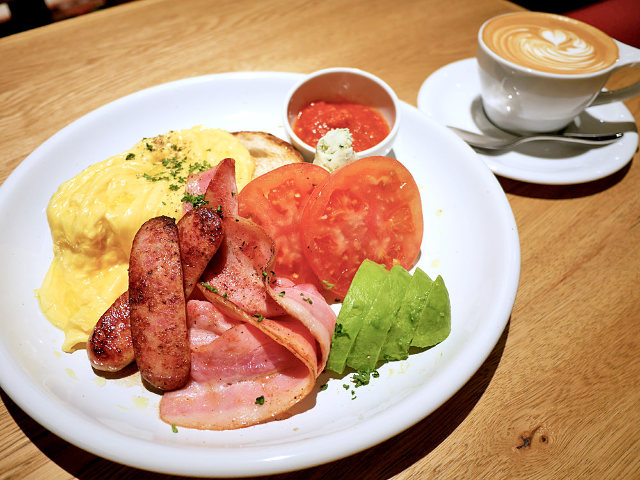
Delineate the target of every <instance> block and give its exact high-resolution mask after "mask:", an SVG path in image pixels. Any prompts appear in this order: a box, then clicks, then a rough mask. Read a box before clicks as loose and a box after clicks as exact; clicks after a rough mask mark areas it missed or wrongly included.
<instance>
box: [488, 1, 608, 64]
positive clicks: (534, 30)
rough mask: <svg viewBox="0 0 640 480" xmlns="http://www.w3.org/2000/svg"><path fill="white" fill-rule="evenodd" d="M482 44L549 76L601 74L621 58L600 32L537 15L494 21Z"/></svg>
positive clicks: (505, 16) (529, 13) (506, 17)
mask: <svg viewBox="0 0 640 480" xmlns="http://www.w3.org/2000/svg"><path fill="white" fill-rule="evenodd" d="M482 40H483V41H484V43H485V44H486V45H487V47H489V48H490V49H491V50H492V51H493V52H494V53H496V54H497V55H499V56H501V57H502V58H504V59H505V60H508V61H510V62H513V63H515V64H517V65H520V66H523V67H526V68H531V69H533V70H537V71H542V72H549V73H560V74H582V73H592V72H598V71H600V70H603V69H605V68H607V67H609V66H611V65H612V64H613V63H614V62H615V61H616V59H617V58H618V48H617V46H616V44H615V42H614V41H613V40H611V38H609V37H608V36H607V35H606V34H604V33H602V32H601V31H599V30H597V29H596V28H594V27H591V26H590V25H587V24H584V23H582V22H578V21H575V20H571V19H568V18H566V17H560V16H557V15H549V14H541V13H536V12H523V13H517V14H511V15H504V16H501V17H496V18H494V19H493V20H492V21H490V22H489V23H487V24H486V25H485V27H484V30H483V32H482Z"/></svg>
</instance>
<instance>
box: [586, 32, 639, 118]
mask: <svg viewBox="0 0 640 480" xmlns="http://www.w3.org/2000/svg"><path fill="white" fill-rule="evenodd" d="M615 42H616V43H617V44H618V51H619V52H620V57H619V59H618V64H619V65H618V66H617V67H616V68H615V69H614V70H613V71H616V70H620V69H621V68H627V67H637V68H640V50H639V49H637V48H634V47H631V46H629V45H627V44H625V43H622V42H619V41H617V40H616V41H615ZM636 95H640V81H638V82H636V83H634V84H632V85H629V86H627V87H623V88H619V89H617V90H606V91H605V90H603V91H601V92H600V93H599V94H598V95H597V96H596V98H595V100H594V101H593V102H592V103H591V105H592V106H593V105H603V104H605V103H611V102H621V101H622V100H627V99H629V98H631V97H635V96H636Z"/></svg>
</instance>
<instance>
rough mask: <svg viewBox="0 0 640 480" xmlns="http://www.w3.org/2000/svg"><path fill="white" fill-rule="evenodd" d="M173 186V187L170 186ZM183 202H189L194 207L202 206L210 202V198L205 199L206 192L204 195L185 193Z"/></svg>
mask: <svg viewBox="0 0 640 480" xmlns="http://www.w3.org/2000/svg"><path fill="white" fill-rule="evenodd" d="M169 188H171V187H169ZM180 201H181V202H188V203H190V204H191V205H193V208H197V207H201V206H202V205H206V204H207V203H209V200H205V199H204V193H203V194H202V195H194V194H192V193H185V194H184V197H182V199H181V200H180Z"/></svg>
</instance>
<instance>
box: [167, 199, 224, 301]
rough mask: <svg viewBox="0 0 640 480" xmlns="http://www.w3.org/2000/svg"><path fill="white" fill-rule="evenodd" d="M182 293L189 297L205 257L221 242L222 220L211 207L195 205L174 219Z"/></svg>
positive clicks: (204, 266)
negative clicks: (175, 221)
mask: <svg viewBox="0 0 640 480" xmlns="http://www.w3.org/2000/svg"><path fill="white" fill-rule="evenodd" d="M178 235H179V239H180V257H181V259H182V274H183V280H184V296H185V298H189V295H191V292H192V291H193V289H194V287H195V286H196V284H197V283H198V280H199V279H200V277H201V276H202V272H204V269H205V268H206V267H207V264H208V263H209V260H211V257H213V255H214V254H215V253H216V251H217V250H218V247H220V243H221V242H222V220H221V219H220V216H219V215H218V214H217V213H216V212H215V211H214V210H212V209H210V208H207V207H198V208H196V209H194V210H190V211H189V212H187V213H186V214H185V215H184V217H182V218H181V219H180V221H179V222H178Z"/></svg>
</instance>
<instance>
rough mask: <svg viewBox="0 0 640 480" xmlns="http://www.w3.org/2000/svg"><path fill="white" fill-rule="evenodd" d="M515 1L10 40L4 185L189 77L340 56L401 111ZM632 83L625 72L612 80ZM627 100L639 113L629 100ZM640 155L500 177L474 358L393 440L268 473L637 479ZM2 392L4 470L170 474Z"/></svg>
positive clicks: (254, 17) (195, 21)
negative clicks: (503, 288) (43, 420)
mask: <svg viewBox="0 0 640 480" xmlns="http://www.w3.org/2000/svg"><path fill="white" fill-rule="evenodd" d="M518 8H519V7H516V6H515V5H513V4H510V3H508V2H503V1H499V0H474V1H466V0H447V1H444V2H443V1H436V0H424V1H409V0H407V1H404V0H396V1H395V2H369V1H366V0H354V1H351V2H344V3H342V2H335V1H326V2H311V1H285V0H280V1H273V2H264V3H258V2H253V1H250V0H236V1H233V0H218V1H216V2H211V1H210V0H183V1H170V0H140V1H137V2H133V3H130V4H126V5H121V6H118V7H114V8H111V9H108V10H104V11H99V12H95V13H91V14H89V15H86V16H83V17H79V18H75V19H70V20H65V21H62V22H60V23H56V24H52V25H49V26H46V27H43V28H40V29H36V30H33V31H29V32H24V33H21V34H17V35H14V36H11V37H6V38H3V39H0V106H1V108H0V132H2V133H1V134H0V147H1V149H0V151H1V152H2V155H1V157H0V180H4V179H5V178H6V177H7V175H9V174H10V172H11V171H12V170H13V169H14V168H15V167H16V166H17V165H18V164H19V163H20V162H21V161H22V160H23V159H24V158H25V157H26V156H27V155H28V154H29V153H30V152H31V151H33V150H34V149H35V148H36V147H37V146H38V145H40V144H41V143H42V142H43V141H45V140H46V139H47V138H48V137H50V136H51V135H52V134H54V133H55V132H57V131H58V130H60V129H61V128H63V127H64V126H66V125H67V124H69V123H70V122H72V121H73V120H76V119H77V118H78V117H80V116H82V115H84V114H86V113H88V112H90V111H92V110H94V109H96V108H97V107H100V106H101V105H104V104H105V103H107V102H109V101H112V100H115V99H117V98H119V97H122V96H124V95H126V94H129V93H132V92H135V91H137V90H140V89H142V88H146V87H150V86H153V85H157V84H160V83H164V82H167V81H171V80H176V79H181V78H185V77H191V76H195V75H202V74H209V73H215V72H227V71H243V70H249V71H264V70H270V71H291V72H310V71H313V70H316V69H320V68H325V67H330V66H353V67H359V68H362V69H365V70H368V71H370V72H372V73H374V74H377V75H379V76H380V77H382V78H384V79H385V80H386V81H387V82H388V83H389V84H390V85H391V86H392V87H393V88H394V89H395V90H396V92H397V93H398V96H399V97H400V98H401V99H402V100H404V101H406V102H408V103H411V104H413V105H415V104H416V98H417V94H418V89H419V87H420V85H421V83H422V82H423V81H424V79H425V78H426V77H427V76H428V75H429V74H431V73H432V72H434V71H435V70H436V69H438V68H440V67H442V66H444V65H446V64H447V63H450V62H452V61H455V60H459V59H462V58H467V57H471V56H473V55H474V52H475V38H476V32H477V30H478V28H479V26H480V25H481V24H482V22H483V21H484V20H486V19H487V18H489V17H491V16H494V15H496V14H499V13H503V12H508V11H513V10H516V9H518ZM638 78H640V75H639V74H638V72H637V71H625V72H622V73H620V74H617V75H616V76H615V77H614V78H613V79H612V81H611V82H610V84H609V86H616V85H622V84H625V83H628V82H629V81H630V80H631V79H636V80H637V79H638ZM626 105H627V107H628V108H629V109H630V110H631V111H632V113H633V115H634V117H635V120H636V122H637V121H638V120H640V98H636V99H633V100H630V101H627V102H626ZM638 160H640V158H639V157H638V155H637V153H636V155H635V157H634V159H633V161H631V162H630V163H629V164H628V165H627V166H626V167H625V168H623V169H622V170H621V171H619V172H617V173H615V174H613V175H611V176H609V177H607V178H604V179H601V180H598V181H594V182H590V183H586V184H580V185H573V186H540V185H533V184H528V183H523V182H518V181H513V180H508V179H504V178H499V180H500V182H501V184H502V186H503V188H504V190H505V192H506V195H507V198H508V200H509V202H510V204H511V207H512V209H513V212H514V215H515V218H516V222H517V225H518V229H519V234H520V241H521V248H522V272H521V278H520V286H519V291H518V296H517V299H516V303H515V306H514V309H513V313H512V315H511V318H510V321H509V323H508V325H507V327H506V329H505V331H504V332H503V334H502V337H501V338H500V340H499V342H498V344H497V345H496V347H495V348H494V350H493V352H492V353H491V355H490V356H489V358H488V359H487V360H486V362H485V363H484V364H483V365H482V367H481V368H480V369H479V370H478V372H477V373H476V374H475V375H474V376H473V377H472V378H471V380H470V381H469V382H468V383H467V384H466V385H464V387H463V388H462V389H461V390H460V391H459V392H458V393H457V394H456V395H454V396H453V397H452V398H451V399H450V400H449V401H447V402H446V403H445V404H444V405H443V406H441V407H440V408H439V409H438V410H436V411H435V412H434V413H433V414H431V415H430V416H428V417H427V418H426V419H424V420H423V421H421V422H419V423H418V424H417V425H415V426H413V427H411V428H409V429H408V430H406V431H405V432H403V433H401V434H399V435H398V436H396V437H394V438H392V439H390V440H388V441H386V442H384V443H382V444H380V445H378V446H375V447H373V448H371V449H368V450H366V451H364V452H361V453H359V454H356V455H353V456H351V457H348V458H346V459H342V460H339V461H336V462H332V463H329V464H326V465H321V466H318V467H315V468H311V469H307V470H304V471H301V472H291V473H287V474H282V475H277V476H274V477H270V478H277V479H282V480H285V479H286V480H293V479H324V478H359V479H360V478H363V479H384V478H396V479H413V478H437V479H454V478H455V479H458V478H488V479H551V478H581V479H584V478H589V479H630V478H640V473H639V472H640V455H639V454H638V451H639V448H640V429H639V428H638V426H637V418H638V416H639V414H640V408H639V405H640V355H639V352H640V333H639V331H640V328H639V327H640V313H639V312H640V293H639V289H638V286H639V285H640V167H639V166H638V164H637V163H638ZM4 274H5V275H10V274H11V272H4ZM0 368H2V367H1V366H0ZM0 397H1V400H2V402H1V404H0V478H3V479H4V478H16V479H18V478H19V479H40V478H46V479H50V480H55V479H68V478H78V479H96V478H105V479H106V478H152V479H161V478H169V477H168V476H165V475H160V474H151V473H148V472H143V471H141V470H136V469H133V468H129V467H125V466H122V465H118V464H116V463H113V462H111V461H108V460H104V459H101V458H98V457H96V456H94V455H92V454H90V453H87V452H85V451H83V450H81V449H79V448H77V447H74V446H72V445H70V444H69V443H67V442H66V441H64V440H62V439H61V438H59V437H57V436H55V435H53V434H51V433H49V432H48V431H47V430H45V429H44V428H42V427H41V426H39V425H38V424H37V423H36V422H34V421H33V420H32V419H30V418H29V417H28V416H27V415H26V414H25V413H24V412H23V411H22V410H21V409H20V408H19V407H18V406H17V405H16V404H15V403H13V402H12V400H11V399H10V398H9V397H8V396H7V395H6V394H5V393H4V392H2V391H0Z"/></svg>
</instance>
